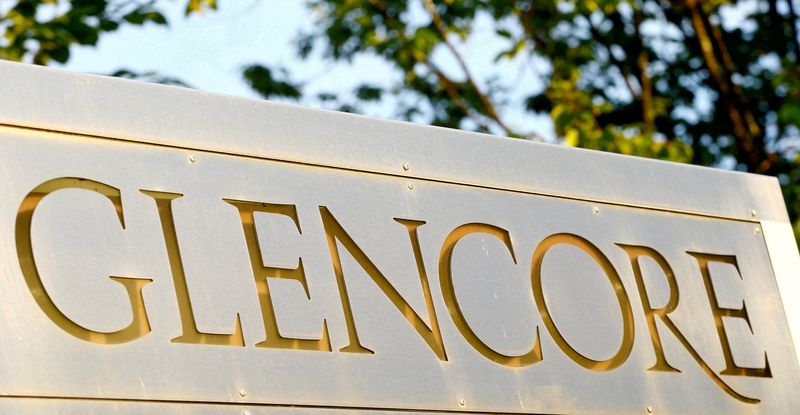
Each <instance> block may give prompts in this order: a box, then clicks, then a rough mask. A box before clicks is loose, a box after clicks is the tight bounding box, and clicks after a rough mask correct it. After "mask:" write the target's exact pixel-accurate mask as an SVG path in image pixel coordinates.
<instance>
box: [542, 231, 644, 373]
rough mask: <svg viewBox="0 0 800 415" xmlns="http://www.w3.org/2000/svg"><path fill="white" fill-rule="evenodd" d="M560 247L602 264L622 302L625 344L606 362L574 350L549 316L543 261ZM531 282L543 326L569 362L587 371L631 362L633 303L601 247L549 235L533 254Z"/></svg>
mask: <svg viewBox="0 0 800 415" xmlns="http://www.w3.org/2000/svg"><path fill="white" fill-rule="evenodd" d="M559 244H568V245H572V246H574V247H576V248H578V249H580V250H581V251H583V252H584V253H586V254H587V255H589V256H590V257H591V258H592V259H593V260H594V262H596V263H597V265H600V268H602V269H603V272H604V273H605V274H606V278H608V281H609V282H610V283H611V286H612V287H613V288H614V293H615V294H616V296H617V301H618V302H619V311H620V313H621V314H622V344H620V346H619V350H617V353H616V354H614V356H611V357H610V358H608V359H606V360H594V359H590V358H588V357H586V356H584V355H582V354H580V352H578V351H577V350H575V349H574V348H573V347H572V346H571V345H570V344H569V343H567V341H566V340H565V339H564V337H563V336H562V335H561V333H560V332H559V331H558V328H557V327H556V325H555V323H554V322H553V319H552V317H551V316H550V311H549V310H548V309H547V304H546V303H545V298H544V292H543V291H542V262H543V261H544V256H545V254H546V253H547V251H549V250H550V248H552V247H554V246H556V245H559ZM531 279H532V281H533V297H534V299H535V300H536V307H538V308H539V313H541V315H542V320H543V321H544V325H545V327H547V330H548V331H549V332H550V335H551V336H553V340H555V342H556V344H558V347H560V348H561V350H562V351H563V352H564V353H566V354H567V356H569V358H570V359H572V360H573V361H574V362H575V363H577V364H579V365H581V366H583V367H585V368H586V369H590V370H594V371H597V372H605V371H608V370H612V369H614V368H616V367H618V366H620V365H621V364H623V363H625V361H626V360H627V359H628V356H629V355H630V354H631V349H632V348H633V336H634V327H633V312H632V311H631V303H630V300H629V299H628V294H627V293H626V292H625V287H624V286H623V285H622V279H620V277H619V274H618V273H617V270H616V269H614V266H613V265H612V264H611V261H609V260H608V258H607V257H606V256H605V254H603V252H602V251H600V249H599V248H598V247H596V246H595V245H594V244H592V243H591V242H589V241H588V240H586V239H584V238H582V237H580V236H578V235H574V234H571V233H558V234H554V235H550V236H548V237H547V238H544V240H543V241H542V242H541V243H540V244H539V246H537V247H536V251H534V253H533V261H532V263H531Z"/></svg>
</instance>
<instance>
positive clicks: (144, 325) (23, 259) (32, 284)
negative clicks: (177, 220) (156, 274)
mask: <svg viewBox="0 0 800 415" xmlns="http://www.w3.org/2000/svg"><path fill="white" fill-rule="evenodd" d="M61 189H84V190H89V191H92V192H96V193H99V194H101V195H103V196H105V197H106V198H108V200H110V201H111V204H112V205H113V206H114V209H115V210H116V212H117V217H118V218H119V223H120V225H121V226H122V229H125V220H124V218H123V216H122V199H121V197H120V191H119V189H117V188H114V187H111V186H109V185H107V184H103V183H100V182H96V181H93V180H88V179H80V178H74V177H62V178H58V179H53V180H49V181H46V182H44V183H42V184H40V185H39V186H36V188H34V189H33V190H31V192H30V193H28V195H27V196H25V199H23V200H22V204H20V206H19V211H18V212H17V224H16V240H17V257H18V258H19V264H20V267H21V268H22V275H23V276H24V277H25V282H26V283H27V284H28V289H29V290H30V292H31V294H33V298H34V299H35V300H36V303H37V304H38V305H39V308H41V309H42V311H44V313H45V314H46V315H47V317H48V318H50V320H52V321H53V322H54V323H55V324H56V325H57V326H58V327H60V328H61V329H62V330H64V331H66V332H67V333H69V334H71V335H73V336H75V337H77V338H79V339H81V340H86V341H88V342H92V343H99V344H119V343H126V342H129V341H133V340H136V339H138V338H140V337H142V336H144V335H145V334H147V333H149V332H150V321H149V320H148V319H147V311H146V310H145V308H144V299H143V298H142V288H144V286H145V285H147V284H149V283H151V282H152V281H153V280H151V279H148V278H133V277H114V276H112V277H109V278H111V279H112V280H113V281H116V282H118V283H120V284H122V286H123V287H125V291H126V293H127V294H128V301H129V302H130V304H131V314H132V315H133V319H132V320H131V324H129V325H128V326H127V327H125V328H123V329H121V330H118V331H115V332H98V331H94V330H90V329H88V328H86V327H83V326H81V325H80V324H78V323H75V322H74V321H72V320H70V318H69V317H67V316H66V315H64V313H62V312H61V310H59V309H58V307H57V306H56V305H55V303H54V302H53V299H52V298H50V295H49V294H48V293H47V290H46V289H45V287H44V284H42V279H41V276H40V275H39V270H38V269H37V267H36V261H35V259H34V257H33V246H32V244H31V224H32V222H33V212H34V211H35V210H36V206H37V205H38V204H39V202H40V201H41V200H42V199H44V198H45V197H46V196H47V195H49V194H50V193H53V192H55V191H57V190H61Z"/></svg>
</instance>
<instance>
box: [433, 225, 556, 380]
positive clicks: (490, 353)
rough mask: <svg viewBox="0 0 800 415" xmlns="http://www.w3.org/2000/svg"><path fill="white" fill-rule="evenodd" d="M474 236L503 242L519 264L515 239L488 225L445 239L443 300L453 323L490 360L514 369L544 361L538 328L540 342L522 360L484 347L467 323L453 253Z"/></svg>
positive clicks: (459, 229)
mask: <svg viewBox="0 0 800 415" xmlns="http://www.w3.org/2000/svg"><path fill="white" fill-rule="evenodd" d="M473 233H485V234H487V235H491V236H494V237H495V238H497V239H499V240H501V241H503V243H504V244H505V245H506V248H508V252H510V253H511V259H512V260H513V261H514V263H515V264H516V263H517V257H516V256H515V255H514V247H513V246H512V244H511V236H510V235H509V233H508V231H507V230H505V229H503V228H499V227H497V226H493V225H487V224H485V223H468V224H465V225H461V226H459V227H457V228H455V229H453V231H452V232H450V234H449V235H447V238H445V240H444V243H443V244H442V250H441V252H440V253H439V281H440V282H439V284H440V285H441V286H442V296H443V297H444V302H445V304H447V310H448V311H449V312H450V316H451V317H452V318H453V322H454V323H455V325H456V327H457V328H458V331H460V332H461V335H462V336H464V339H466V340H467V343H469V344H470V346H472V347H473V348H474V349H475V350H477V351H478V352H479V353H480V354H482V355H483V356H484V357H486V358H487V359H490V360H492V361H494V362H496V363H499V364H501V365H506V366H511V367H522V366H529V365H532V364H534V363H536V362H539V361H541V360H542V345H541V342H540V341H539V328H538V327H537V328H536V341H535V342H534V344H533V347H532V348H531V350H530V351H528V352H527V353H525V354H523V355H520V356H509V355H505V354H502V353H499V352H497V351H495V350H494V349H492V348H491V347H489V345H487V344H486V343H484V342H483V340H481V339H480V338H479V337H478V335H477V334H475V332H474V331H473V330H472V328H471V327H470V326H469V324H468V323H467V319H466V318H465V317H464V313H463V312H462V311H461V307H460V306H459V305H458V299H457V298H456V292H455V288H454V287H453V269H452V266H453V250H454V249H455V247H456V244H458V242H459V241H460V240H461V239H462V238H463V237H465V236H467V235H470V234H473Z"/></svg>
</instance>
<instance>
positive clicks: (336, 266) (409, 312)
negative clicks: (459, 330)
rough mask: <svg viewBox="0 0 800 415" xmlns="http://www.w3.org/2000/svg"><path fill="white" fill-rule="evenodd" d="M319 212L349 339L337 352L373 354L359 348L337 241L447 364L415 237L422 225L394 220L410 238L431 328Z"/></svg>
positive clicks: (350, 240) (338, 227)
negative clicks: (404, 229) (403, 227)
mask: <svg viewBox="0 0 800 415" xmlns="http://www.w3.org/2000/svg"><path fill="white" fill-rule="evenodd" d="M319 212H320V215H321V217H322V224H323V226H324V227H325V235H326V237H327V239H328V250H329V251H330V255H331V261H332V263H333V270H334V273H335V274H336V283H337V285H338V287H339V296H340V298H341V301H342V308H343V310H344V316H345V322H346V324H347V332H348V335H349V337H350V344H349V345H347V346H345V347H343V348H342V349H340V351H342V352H349V353H374V352H373V351H372V350H370V349H368V348H366V347H364V346H362V345H361V341H360V340H359V338H358V332H357V331H356V325H355V321H354V320H353V310H352V308H351V306H350V297H349V295H348V293H347V285H346V284H345V280H344V272H343V270H342V261H341V258H340V257H339V248H338V244H337V241H339V242H340V243H341V244H342V246H344V248H345V249H347V251H348V252H349V253H350V255H351V256H352V257H353V259H355V260H356V261H357V262H358V264H359V265H360V266H361V268H362V269H364V271H365V272H366V273H367V275H369V276H370V278H372V281H374V282H375V284H376V285H377V286H378V288H380V289H381V291H383V293H384V294H385V295H386V297H387V298H388V299H389V300H390V301H391V302H392V304H394V306H395V307H397V309H398V310H399V311H400V312H401V313H402V314H403V317H405V318H406V320H407V321H408V322H409V324H411V327H413V328H414V330H416V331H417V333H418V334H419V335H420V337H422V339H423V340H424V341H425V343H427V344H428V346H429V347H430V348H431V350H432V351H433V353H434V354H436V356H437V357H438V358H439V359H440V360H442V361H447V354H446V353H445V349H444V343H443V342H442V335H441V333H440V331H439V321H438V320H437V318H436V310H435V309H434V308H433V299H432V298H431V292H430V287H429V285H428V276H427V273H426V272H425V265H424V263H423V262H422V253H421V250H420V247H419V236H418V235H417V228H418V227H419V226H421V225H423V224H425V222H423V221H417V220H410V219H399V218H395V221H397V222H398V223H400V224H402V225H403V226H405V227H406V230H407V231H408V236H409V238H410V239H411V246H412V249H413V251H414V258H415V260H416V263H417V271H418V272H419V278H420V282H421V284H422V294H423V296H424V297H425V305H426V306H427V309H428V315H429V316H430V320H431V323H430V325H428V324H426V323H425V321H423V320H422V318H421V317H420V316H419V314H417V312H416V311H414V309H413V308H411V306H410V305H409V304H408V302H406V301H405V300H404V299H403V297H402V296H401V295H400V293H399V292H398V291H397V289H395V288H394V287H393V286H392V285H391V284H390V283H389V280H387V279H386V277H385V276H384V275H383V274H382V273H381V271H380V270H379V269H378V268H377V267H376V266H375V264H374V263H373V262H372V261H371V260H370V259H369V258H368V257H367V255H366V254H365V253H364V251H363V250H361V248H359V247H358V245H356V243H355V241H354V240H353V238H351V237H350V235H348V234H347V232H346V231H345V230H344V228H343V227H342V225H341V224H339V222H338V221H337V220H336V218H335V217H334V216H333V214H331V212H330V210H328V208H327V207H325V206H320V207H319Z"/></svg>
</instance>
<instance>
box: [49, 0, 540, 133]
mask: <svg viewBox="0 0 800 415" xmlns="http://www.w3.org/2000/svg"><path fill="white" fill-rule="evenodd" d="M159 5H160V7H162V8H163V10H164V11H165V14H166V15H167V18H168V20H169V22H170V24H169V26H168V27H164V26H158V25H154V24H147V25H145V26H127V25H123V26H122V27H121V29H120V30H118V31H117V32H114V33H110V34H105V35H104V36H102V37H101V38H100V41H99V43H98V45H97V46H94V47H73V48H72V50H71V51H72V54H71V57H70V60H69V61H68V63H67V64H66V65H61V66H62V67H64V68H67V69H70V70H75V71H80V72H89V73H98V74H110V73H113V72H114V71H116V70H118V69H122V68H125V69H130V70H133V71H135V72H148V71H157V72H158V73H159V74H161V75H165V76H171V77H176V78H179V79H181V80H182V81H184V82H186V83H187V84H189V85H190V86H191V87H193V88H197V89H201V90H205V91H209V92H216V93H221V94H227V95H235V96H243V97H251V98H258V96H257V94H255V93H254V92H253V91H252V90H251V89H250V88H249V87H248V86H247V85H246V84H245V83H244V82H243V81H242V76H241V73H242V68H243V66H245V65H247V64H249V63H263V64H268V65H282V66H285V67H287V68H289V69H290V70H291V77H292V79H295V80H300V81H301V82H302V83H303V85H304V90H305V91H306V92H307V95H308V96H314V95H316V93H318V92H329V91H332V92H339V93H340V94H341V93H342V92H345V93H346V92H348V91H351V90H352V89H353V88H354V87H356V86H357V85H360V84H362V83H372V84H378V85H389V84H391V83H392V82H393V81H396V80H398V79H399V76H400V74H398V73H396V72H395V71H393V70H392V68H391V67H390V66H389V65H388V64H387V63H385V62H383V61H382V60H380V59H378V58H375V57H365V56H361V57H359V58H356V59H355V60H354V61H353V62H352V64H339V63H331V62H329V61H325V60H323V59H322V57H321V55H320V54H316V55H313V56H312V57H311V59H308V60H305V61H304V60H301V59H300V58H298V57H297V55H296V53H295V47H294V46H293V41H294V39H295V38H296V36H297V34H298V33H299V31H301V30H306V31H308V30H311V29H313V26H312V25H313V24H314V19H313V15H311V14H310V13H309V11H308V10H307V9H306V7H305V5H304V2H303V1H300V0H296V1H294V0H290V1H275V0H241V1H233V0H231V1H225V0H223V1H220V4H219V9H218V10H216V11H213V10H212V11H207V12H204V13H203V14H201V15H191V16H184V13H183V10H184V7H185V1H183V0H179V1H172V2H160V3H159ZM492 24H493V22H492V21H491V19H488V18H487V19H485V20H484V21H479V22H478V24H477V27H476V30H475V32H476V35H474V36H472V37H471V38H470V39H469V43H467V44H464V45H461V46H462V50H463V51H465V52H467V53H465V55H466V58H467V60H468V61H470V60H472V62H470V63H471V64H472V66H473V70H474V71H475V72H476V73H477V74H478V75H479V77H480V75H489V74H491V73H498V72H500V73H502V74H503V75H510V76H508V78H510V79H511V80H512V81H513V82H515V83H517V84H519V83H522V82H527V83H530V82H534V84H535V83H536V82H540V83H541V81H538V80H537V79H536V77H535V74H531V73H528V71H525V72H521V71H520V70H519V68H520V67H521V66H522V65H520V62H499V63H496V64H495V63H492V59H487V56H494V54H496V53H497V52H496V50H497V48H498V46H499V45H500V43H499V42H498V41H497V40H496V39H493V38H492V36H490V35H489V34H492V35H493V33H494V28H493V26H492ZM482 33H485V35H483V34H482ZM490 54H491V55H490ZM436 59H438V60H439V61H440V62H441V66H443V67H444V68H445V69H446V70H452V71H457V65H456V64H455V61H454V60H453V59H452V57H450V56H448V55H447V54H446V53H445V52H444V51H442V52H441V53H439V56H436ZM528 66H530V65H528ZM512 71H513V72H512ZM523 99H524V97H523V96H521V95H520V96H510V97H509V103H508V108H509V110H508V111H507V113H506V117H507V118H508V119H507V122H508V123H509V124H511V125H512V126H515V127H518V130H522V131H532V132H535V133H536V134H538V135H540V136H544V137H547V138H549V139H552V138H553V137H554V136H555V133H554V131H553V127H552V123H551V122H550V120H549V117H548V116H547V115H544V116H532V115H531V114H530V113H526V112H525V111H524V110H523V108H524V103H523ZM300 103H301V104H302V105H308V106H323V104H322V103H321V102H319V101H315V100H314V99H304V100H303V101H301V102H300ZM392 104H393V101H392V100H391V99H385V100H384V101H383V102H381V103H380V104H379V105H372V106H368V107H366V108H364V109H365V112H366V114H367V115H370V116H377V117H381V118H395V113H394V106H393V105H392Z"/></svg>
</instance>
